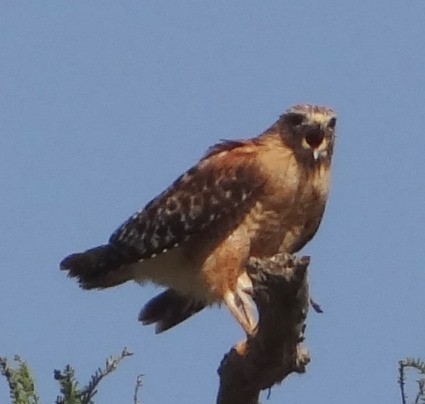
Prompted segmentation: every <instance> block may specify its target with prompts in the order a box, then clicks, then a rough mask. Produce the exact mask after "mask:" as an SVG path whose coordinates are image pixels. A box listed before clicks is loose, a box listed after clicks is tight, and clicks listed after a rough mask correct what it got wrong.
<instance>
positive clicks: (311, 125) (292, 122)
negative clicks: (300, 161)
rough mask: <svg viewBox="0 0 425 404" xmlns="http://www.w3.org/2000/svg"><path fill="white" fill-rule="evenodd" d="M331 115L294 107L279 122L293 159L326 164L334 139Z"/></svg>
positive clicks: (320, 109) (315, 108) (326, 110)
mask: <svg viewBox="0 0 425 404" xmlns="http://www.w3.org/2000/svg"><path fill="white" fill-rule="evenodd" d="M335 124H336V114H335V112H334V111H333V110H332V109H330V108H326V107H321V106H318V105H308V104H306V105H295V106H293V107H291V108H289V109H288V110H287V111H285V113H284V114H283V115H281V117H280V118H279V120H278V122H277V125H278V128H279V133H280V135H281V136H282V140H283V142H284V143H285V144H287V145H288V146H290V147H291V148H292V149H293V150H294V154H295V156H297V157H302V158H308V159H309V160H313V161H330V158H331V157H332V152H333V145H334V138H335Z"/></svg>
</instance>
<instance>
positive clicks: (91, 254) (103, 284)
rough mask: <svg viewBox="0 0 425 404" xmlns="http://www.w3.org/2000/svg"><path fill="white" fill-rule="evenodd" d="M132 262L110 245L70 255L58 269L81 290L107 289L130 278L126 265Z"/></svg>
mask: <svg viewBox="0 0 425 404" xmlns="http://www.w3.org/2000/svg"><path fill="white" fill-rule="evenodd" d="M131 262H132V260H129V258H128V257H126V256H124V255H123V254H122V253H120V252H119V251H118V250H117V249H116V248H115V247H114V246H112V245H111V244H106V245H101V246H99V247H95V248H92V249H90V250H87V251H84V252H82V253H77V254H72V255H69V256H68V257H66V258H65V259H64V260H63V261H62V262H61V263H60V269H62V270H64V271H68V276H70V277H72V278H77V279H78V282H79V284H80V286H81V287H82V288H83V289H95V288H100V289H101V288H108V287H111V286H115V285H119V284H121V283H124V282H126V281H128V280H130V279H131V278H132V274H131V273H130V270H129V269H128V268H126V265H128V264H130V263H131Z"/></svg>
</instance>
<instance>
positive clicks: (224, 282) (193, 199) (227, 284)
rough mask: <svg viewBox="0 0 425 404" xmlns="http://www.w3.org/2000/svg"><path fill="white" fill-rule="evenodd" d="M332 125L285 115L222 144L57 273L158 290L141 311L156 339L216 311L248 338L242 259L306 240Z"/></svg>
mask: <svg viewBox="0 0 425 404" xmlns="http://www.w3.org/2000/svg"><path fill="white" fill-rule="evenodd" d="M335 124H336V115H335V113H334V111H333V110H332V109H329V108H325V107H322V106H317V105H296V106H293V107H291V108H289V109H288V110H287V111H285V113H283V115H281V116H280V117H279V119H278V120H277V121H276V122H275V123H274V124H273V125H272V126H271V127H270V128H269V129H267V130H266V131H264V132H263V133H262V134H260V135H259V136H257V137H254V138H250V139H247V140H237V141H235V140H230V141H222V142H221V143H219V144H218V145H215V146H213V147H211V148H210V149H209V150H208V151H207V153H206V154H205V156H204V157H203V158H202V159H201V160H200V161H199V162H198V163H197V164H196V165H195V166H193V167H192V168H190V169H189V170H188V171H187V172H186V173H184V174H183V175H181V176H180V177H179V178H178V179H177V180H176V181H174V183H173V184H172V185H171V186H170V187H169V188H167V189H166V190H165V191H164V192H162V193H161V194H160V195H158V196H157V197H156V198H154V199H153V200H151V201H150V202H149V203H148V204H147V205H146V206H145V207H144V208H143V209H142V210H140V211H139V212H137V213H135V214H134V215H133V216H131V217H130V218H129V219H128V220H127V221H126V222H125V223H124V224H122V225H121V226H120V227H119V228H118V229H117V230H116V231H115V232H114V233H113V234H112V236H111V237H110V239H109V242H108V243H107V244H105V245H101V246H99V247H95V248H92V249H89V250H87V251H84V252H81V253H76V254H72V255H70V256H68V257H66V258H65V259H64V260H63V261H62V262H61V264H60V267H61V269H63V270H66V271H68V275H69V276H70V277H74V278H77V280H78V282H79V284H80V286H81V287H82V288H83V289H103V288H109V287H113V286H116V285H119V284H122V283H124V282H126V281H129V280H135V281H136V282H139V283H141V284H143V283H145V282H152V283H154V284H157V285H160V286H165V287H166V288H167V289H166V290H165V291H164V292H162V293H161V294H159V295H158V296H156V297H154V298H153V299H152V300H150V301H149V302H148V303H147V304H146V305H145V307H144V308H143V309H142V311H141V313H140V315H139V320H140V321H142V323H143V324H152V323H156V332H157V333H159V332H162V331H165V330H167V329H169V328H171V327H173V326H175V325H176V324H179V323H180V322H182V321H184V320H186V319H187V318H189V317H190V316H192V315H193V314H195V313H197V312H199V311H200V310H202V309H203V308H205V307H207V306H210V305H213V304H220V303H223V302H224V303H225V304H226V306H227V307H228V308H229V310H230V312H231V313H232V315H233V316H234V317H235V319H236V320H237V321H238V322H239V324H240V325H241V326H242V327H243V329H244V330H245V331H246V332H247V333H248V334H251V333H252V332H253V330H254V328H255V319H254V316H253V305H252V302H251V300H250V298H249V296H248V294H247V289H248V288H249V286H250V279H249V277H248V275H247V274H246V272H245V263H246V261H247V260H248V258H250V257H258V258H264V257H270V256H273V255H275V254H277V253H279V252H287V253H291V254H292V253H295V252H297V251H298V250H300V249H301V248H302V247H303V246H304V245H305V244H306V243H307V242H308V241H310V240H311V238H312V237H313V236H314V234H315V233H316V231H317V229H318V227H319V224H320V222H321V219H322V216H323V212H324V209H325V204H326V200H327V196H328V189H329V175H330V165H331V158H332V153H333V148H334V139H335V135H334V132H335Z"/></svg>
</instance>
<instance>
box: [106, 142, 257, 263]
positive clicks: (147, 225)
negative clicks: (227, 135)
mask: <svg viewBox="0 0 425 404" xmlns="http://www.w3.org/2000/svg"><path fill="white" fill-rule="evenodd" d="M254 153H255V151H254V148H250V147H249V146H247V145H246V144H244V143H241V142H224V143H221V144H219V145H217V146H215V147H214V148H212V149H210V150H209V152H208V153H207V155H206V156H205V157H204V158H203V159H202V160H201V161H200V162H199V163H198V164H197V165H196V166H194V167H193V168H191V169H190V170H189V171H187V172H186V173H185V174H183V175H182V176H181V177H179V178H178V179H177V180H176V181H175V182H174V183H173V184H172V185H171V186H170V187H169V188H168V189H166V190H165V191H164V192H163V193H162V194H160V195H159V196H158V197H156V198H155V199H153V200H152V201H151V202H149V203H148V204H147V205H146V206H145V208H144V209H143V210H141V211H139V212H137V213H136V214H134V215H133V216H132V217H130V218H129V219H128V220H127V221H126V222H125V223H124V224H123V225H122V226H121V227H119V228H118V230H117V231H116V232H115V233H114V234H113V235H112V236H111V238H110V240H109V242H110V244H112V245H113V246H115V247H117V248H118V249H119V250H120V251H122V252H123V253H125V254H126V255H128V256H132V257H134V258H137V259H144V258H150V257H152V256H155V255H157V254H160V253H162V252H164V251H167V250H168V249H170V248H173V247H175V246H177V245H179V244H180V243H182V242H184V241H186V240H188V239H189V238H190V237H192V236H194V235H196V234H198V233H200V232H201V231H203V230H204V229H206V228H207V227H209V226H212V225H214V224H218V223H219V222H220V220H222V219H223V218H229V217H232V218H234V220H235V223H234V225H235V226H236V225H237V221H238V220H240V219H241V218H242V215H241V214H243V212H244V211H247V210H248V209H249V208H250V207H251V206H252V204H253V203H254V201H255V198H256V197H257V196H258V194H259V193H260V192H261V189H262V187H263V185H264V182H265V180H264V178H263V176H262V175H261V173H260V170H259V168H258V167H257V165H256V163H255V160H256V159H255V156H254ZM238 218H239V219H238Z"/></svg>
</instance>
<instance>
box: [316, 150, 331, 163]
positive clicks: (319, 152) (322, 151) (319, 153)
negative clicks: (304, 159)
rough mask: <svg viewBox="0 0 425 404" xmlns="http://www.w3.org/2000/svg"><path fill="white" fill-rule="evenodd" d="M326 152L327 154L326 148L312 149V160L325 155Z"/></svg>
mask: <svg viewBox="0 0 425 404" xmlns="http://www.w3.org/2000/svg"><path fill="white" fill-rule="evenodd" d="M327 154H328V152H327V151H326V150H318V149H313V158H314V161H317V160H318V159H319V158H321V157H326V156H327Z"/></svg>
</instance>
